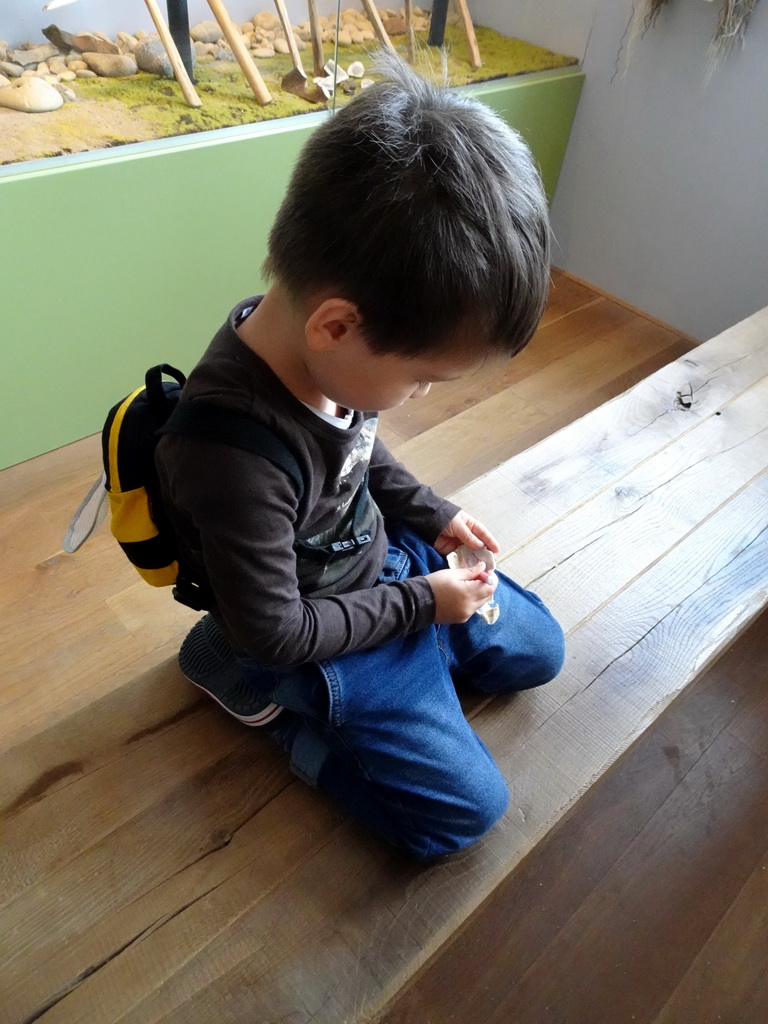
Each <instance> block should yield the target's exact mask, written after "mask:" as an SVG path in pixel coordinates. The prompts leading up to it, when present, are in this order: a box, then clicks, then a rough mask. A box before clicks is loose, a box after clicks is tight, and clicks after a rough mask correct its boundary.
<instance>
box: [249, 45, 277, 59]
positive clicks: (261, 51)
mask: <svg viewBox="0 0 768 1024" xmlns="http://www.w3.org/2000/svg"><path fill="white" fill-rule="evenodd" d="M251 53H252V54H253V56H254V57H260V58H261V59H263V60H266V58H267V57H274V56H275V51H274V50H273V49H272V47H271V46H257V47H256V48H255V49H253V50H251Z"/></svg>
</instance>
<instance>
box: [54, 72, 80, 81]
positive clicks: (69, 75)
mask: <svg viewBox="0 0 768 1024" xmlns="http://www.w3.org/2000/svg"><path fill="white" fill-rule="evenodd" d="M58 78H59V81H60V82H74V80H75V79H76V78H77V74H76V72H74V71H70V70H66V71H62V72H61V74H60V75H59V76H58Z"/></svg>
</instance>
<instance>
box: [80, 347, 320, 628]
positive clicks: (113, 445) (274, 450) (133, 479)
mask: <svg viewBox="0 0 768 1024" xmlns="http://www.w3.org/2000/svg"><path fill="white" fill-rule="evenodd" d="M164 374H165V375H167V376H169V377H173V378H174V379H173V381H164V380H163V375H164ZM185 383H186V378H185V377H184V374H183V373H181V371H179V370H177V369H175V368H174V367H173V366H169V365H168V364H167V363H163V364H161V365H159V366H153V367H151V368H150V369H149V370H147V373H146V377H145V381H144V384H143V385H142V387H140V388H137V389H136V390H135V391H133V392H131V394H130V395H128V396H127V397H126V398H124V399H123V400H122V401H120V402H118V403H117V405H115V406H113V408H112V409H111V410H110V412H109V415H108V416H107V420H106V422H105V424H104V429H103V431H102V436H101V440H102V456H103V462H104V475H103V478H102V479H103V483H104V487H105V488H106V493H107V496H108V498H109V506H110V510H111V513H112V525H111V529H112V534H113V536H114V537H115V539H116V540H117V542H118V543H119V545H120V547H121V548H122V549H123V551H124V552H125V554H126V556H127V557H128V559H129V561H130V562H131V563H132V564H133V565H134V566H135V567H136V569H137V570H138V572H139V573H140V575H141V576H142V578H143V579H145V580H146V581H147V583H149V584H151V585H152V586H153V587H166V586H172V587H173V596H174V597H175V598H176V600H177V601H180V602H181V603H182V604H186V605H188V606H189V607H191V608H195V609H197V610H200V611H202V610H205V609H206V608H208V607H209V606H211V605H212V603H213V600H212V594H210V592H209V590H208V587H207V583H206V581H205V580H200V579H194V578H193V577H192V574H191V573H190V572H189V571H188V570H187V568H186V567H185V566H183V565H180V560H179V549H178V544H177V541H176V534H175V532H174V530H173V527H172V525H171V523H170V520H169V519H168V516H167V514H166V511H165V509H164V507H163V502H162V497H161V493H160V485H159V482H158V478H157V471H156V469H155V448H156V447H157V442H158V440H159V439H160V437H161V436H162V435H163V434H167V433H174V434H185V435H187V436H191V437H198V438H202V439H204V440H207V441H220V442H222V443H224V444H228V445H232V446H233V447H235V448H242V449H244V450H246V451H250V452H254V453H256V454H258V455H262V456H264V457H265V458H268V459H269V460H270V461H271V462H272V463H274V464H275V465H276V466H278V467H279V468H280V469H282V470H283V471H284V472H286V473H287V474H288V476H289V477H290V478H291V480H292V481H293V483H294V485H295V487H296V491H297V493H298V496H299V499H301V495H302V493H303V489H304V481H303V479H302V475H301V470H300V469H299V465H298V463H297V462H296V459H295V458H294V456H293V455H292V454H291V452H290V451H289V450H288V448H287V447H286V446H285V444H284V443H283V442H282V441H281V440H280V439H279V438H278V437H276V436H275V435H274V434H273V433H272V432H271V431H270V430H268V429H267V428H266V427H264V426H262V425H261V424H259V423H256V422H255V421H254V420H252V419H251V418H250V417H248V416H245V415H243V414H241V413H236V412H233V411H231V410H229V409H225V408H223V407H222V406H218V405H215V404H213V403H209V402H202V401H195V402H180V401H179V399H180V397H181V391H182V388H183V386H184V384H185ZM84 504H85V503H84ZM81 507H82V506H81Z"/></svg>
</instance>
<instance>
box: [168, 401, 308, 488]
mask: <svg viewBox="0 0 768 1024" xmlns="http://www.w3.org/2000/svg"><path fill="white" fill-rule="evenodd" d="M159 433H160V434H183V435H184V436H185V437H196V438H199V439H200V440H203V441H220V442H221V443H222V444H228V445H230V446H231V447H232V448H240V449H242V450H243V451H246V452H253V454H254V455H261V456H263V457H264V458H265V459H269V461H270V462H271V463H272V464H273V465H275V466H277V467H278V469H282V470H283V472H284V473H286V474H287V475H288V476H289V477H290V479H291V480H292V482H293V485H294V487H295V488H296V493H297V495H298V499H299V501H301V498H302V496H303V494H304V478H303V476H302V474H301V469H300V467H299V464H298V462H297V461H296V458H295V456H294V455H293V453H292V452H291V451H290V450H289V449H288V448H287V446H286V445H285V443H284V442H283V441H281V440H280V438H279V437H277V436H276V435H275V434H274V433H273V432H272V431H271V430H269V428H268V427H265V426H262V424H260V423H257V422H256V421H255V420H252V419H251V418H250V417H249V416H246V415H245V414H244V413H239V412H234V411H233V410H232V409H225V408H224V407H223V406H221V405H215V404H214V403H212V402H179V404H178V405H177V406H176V408H175V409H174V410H173V412H172V413H171V415H170V417H169V419H168V422H167V423H166V424H165V426H164V427H162V429H161V430H160V431H159Z"/></svg>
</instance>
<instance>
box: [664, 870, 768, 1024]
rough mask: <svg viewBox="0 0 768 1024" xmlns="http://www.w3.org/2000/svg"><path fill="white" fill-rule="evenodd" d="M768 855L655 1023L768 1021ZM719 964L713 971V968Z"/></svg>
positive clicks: (750, 1023)
mask: <svg viewBox="0 0 768 1024" xmlns="http://www.w3.org/2000/svg"><path fill="white" fill-rule="evenodd" d="M767 908H768V852H766V854H765V855H764V856H763V858H762V860H761V861H760V863H759V864H757V866H756V867H755V870H754V871H753V872H752V874H751V875H750V876H749V878H748V879H747V881H746V883H745V884H744V886H743V888H742V890H741V892H740V893H739V895H738V896H737V897H736V899H735V900H734V902H733V904H732V906H731V907H730V908H729V909H728V912H727V913H726V914H725V916H724V917H723V919H722V920H721V921H720V923H719V924H718V926H717V928H716V929H715V930H714V931H713V933H712V935H711V936H710V938H709V940H708V941H707V942H706V943H705V944H704V946H703V947H702V949H701V952H700V953H699V955H698V956H697V957H696V959H695V960H694V961H693V963H692V964H691V966H690V967H689V969H688V970H687V971H686V973H685V975H684V976H683V978H682V980H681V981H680V983H679V984H678V986H677V988H676V989H675V990H674V992H673V993H672V995H671V997H670V998H669V999H668V1001H667V1002H666V1004H665V1006H664V1009H663V1010H662V1011H661V1013H660V1014H659V1015H658V1017H656V1019H655V1021H654V1022H653V1024H678V1022H679V1021H687V1020H695V1021H696V1024H717V1022H718V1021H738V1022H739V1024H765V1021H766V1020H768V983H766V977H765V967H766V964H768V918H767V917H766V914H767V913H768V909H767ZM713 965H714V969H713Z"/></svg>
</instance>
